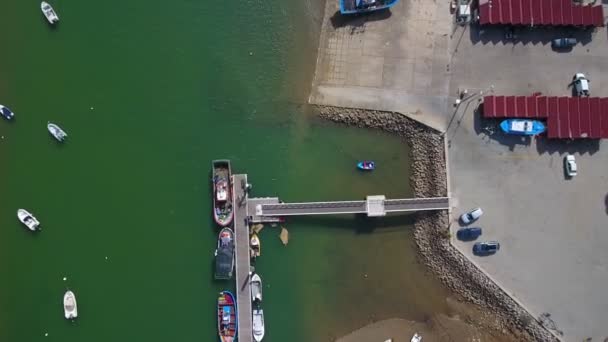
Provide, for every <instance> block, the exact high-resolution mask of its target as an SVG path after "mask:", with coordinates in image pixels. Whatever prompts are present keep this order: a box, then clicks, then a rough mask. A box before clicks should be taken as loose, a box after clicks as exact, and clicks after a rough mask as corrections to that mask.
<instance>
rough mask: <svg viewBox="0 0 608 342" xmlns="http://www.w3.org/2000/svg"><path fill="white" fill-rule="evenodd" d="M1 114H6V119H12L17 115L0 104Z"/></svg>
mask: <svg viewBox="0 0 608 342" xmlns="http://www.w3.org/2000/svg"><path fill="white" fill-rule="evenodd" d="M0 115H2V116H4V118H5V119H7V120H10V119H12V118H13V116H15V113H13V112H11V110H10V109H8V108H6V107H4V106H3V105H0Z"/></svg>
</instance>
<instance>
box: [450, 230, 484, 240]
mask: <svg viewBox="0 0 608 342" xmlns="http://www.w3.org/2000/svg"><path fill="white" fill-rule="evenodd" d="M480 235H481V228H479V227H470V228H462V229H459V230H458V231H457V232H456V237H457V238H458V240H462V241H472V240H475V239H477V238H478V237H479V236H480Z"/></svg>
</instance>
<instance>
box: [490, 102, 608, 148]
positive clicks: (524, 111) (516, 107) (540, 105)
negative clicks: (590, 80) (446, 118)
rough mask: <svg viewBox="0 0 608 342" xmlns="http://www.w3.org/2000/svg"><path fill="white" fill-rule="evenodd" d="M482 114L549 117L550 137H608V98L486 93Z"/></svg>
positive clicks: (505, 116)
mask: <svg viewBox="0 0 608 342" xmlns="http://www.w3.org/2000/svg"><path fill="white" fill-rule="evenodd" d="M483 116H484V117H485V118H499V119H506V118H527V119H546V120H547V136H548V137H549V138H570V139H579V138H591V139H608V97H566V96H560V97H557V96H486V97H484V100H483Z"/></svg>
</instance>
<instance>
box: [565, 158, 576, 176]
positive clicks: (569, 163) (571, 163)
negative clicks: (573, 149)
mask: <svg viewBox="0 0 608 342" xmlns="http://www.w3.org/2000/svg"><path fill="white" fill-rule="evenodd" d="M564 169H565V171H566V177H569V178H572V177H574V176H576V175H577V174H578V166H577V165H576V159H575V158H574V156H573V155H571V154H567V155H566V157H565V158H564Z"/></svg>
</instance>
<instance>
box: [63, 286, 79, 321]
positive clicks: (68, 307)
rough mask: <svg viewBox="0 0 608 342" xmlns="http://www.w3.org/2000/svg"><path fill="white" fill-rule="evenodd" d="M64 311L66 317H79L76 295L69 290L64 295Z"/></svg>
mask: <svg viewBox="0 0 608 342" xmlns="http://www.w3.org/2000/svg"><path fill="white" fill-rule="evenodd" d="M63 312H64V315H65V319H74V318H76V317H78V306H77V305H76V295H74V292H72V291H70V290H68V291H66V293H65V294H64V295H63Z"/></svg>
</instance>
